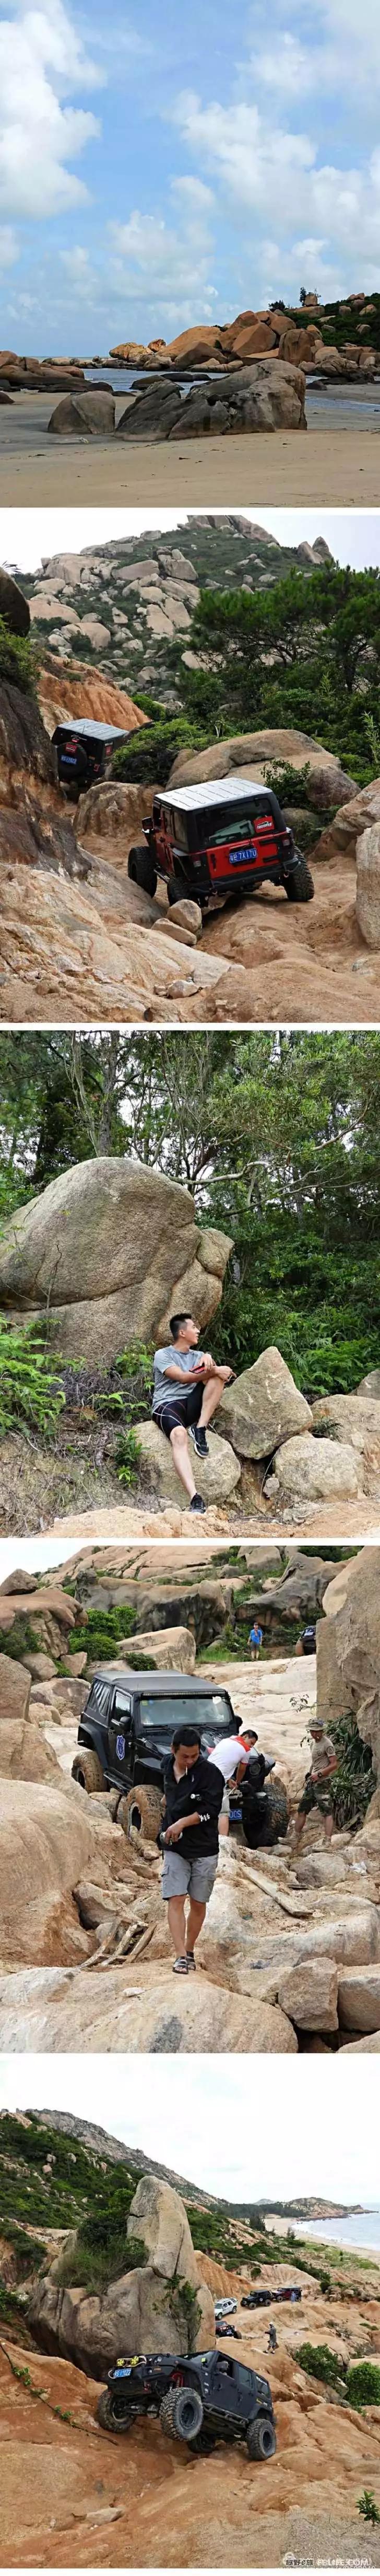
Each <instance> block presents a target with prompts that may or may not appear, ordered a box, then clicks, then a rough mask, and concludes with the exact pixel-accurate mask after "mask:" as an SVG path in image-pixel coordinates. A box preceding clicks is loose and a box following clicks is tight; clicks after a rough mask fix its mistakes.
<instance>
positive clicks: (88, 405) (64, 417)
mask: <svg viewBox="0 0 380 2576" xmlns="http://www.w3.org/2000/svg"><path fill="white" fill-rule="evenodd" d="M114 428H115V403H114V397H113V394H112V393H109V392H106V390H105V387H104V388H103V386H102V388H101V391H100V393H98V392H97V390H96V388H95V386H91V387H89V388H88V390H87V389H86V391H85V390H83V393H72V394H71V393H68V394H64V395H63V398H62V402H59V403H57V408H56V411H52V414H51V419H50V420H49V421H48V429H49V430H51V431H52V432H53V433H54V435H55V437H56V438H111V437H112V435H113V431H114Z"/></svg>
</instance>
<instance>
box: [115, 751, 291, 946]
mask: <svg viewBox="0 0 380 2576" xmlns="http://www.w3.org/2000/svg"><path fill="white" fill-rule="evenodd" d="M142 828H143V832H144V836H145V839H144V842H142V843H141V845H140V846H139V847H138V848H136V849H133V850H130V852H129V859H128V876H129V877H132V879H133V883H134V884H135V885H140V886H144V888H145V892H146V894H150V895H154V894H155V893H156V886H157V878H158V877H163V878H164V879H165V884H166V886H167V894H168V902H169V903H170V904H173V903H180V902H181V900H182V899H183V896H184V895H190V896H192V898H193V901H194V900H195V901H196V902H197V903H199V904H200V907H201V911H202V912H206V911H207V909H208V906H209V904H213V905H214V906H215V903H217V902H218V900H219V901H220V900H221V899H223V898H224V899H225V897H226V895H236V894H239V895H247V894H255V893H258V892H259V890H260V886H262V885H263V884H264V880H265V878H266V877H269V878H270V879H271V882H272V884H273V885H283V886H284V887H285V893H286V894H287V896H288V900H289V903H310V902H311V897H312V895H313V894H314V885H313V878H312V876H311V874H310V868H308V867H307V864H306V859H304V858H303V856H302V852H301V851H300V850H297V849H296V848H295V843H294V840H293V833H292V832H291V831H289V828H288V826H287V824H286V823H285V822H284V816H283V814H282V813H281V806H280V805H279V804H278V799H277V796H274V795H273V794H272V790H271V789H269V788H267V787H263V786H262V785H261V784H260V783H259V782H258V780H257V779H254V778H247V777H246V775H245V772H244V774H243V775H242V776H241V777H240V776H239V775H238V774H237V773H235V776H234V777H233V778H213V779H210V780H207V781H205V780H204V779H203V780H202V783H201V785H200V786H199V787H177V788H176V787H174V786H173V787H172V788H171V789H169V788H166V789H165V792H163V791H162V792H161V789H160V790H159V792H158V794H157V795H156V796H154V798H153V812H152V815H151V816H149V818H148V820H147V821H146V822H143V826H142Z"/></svg>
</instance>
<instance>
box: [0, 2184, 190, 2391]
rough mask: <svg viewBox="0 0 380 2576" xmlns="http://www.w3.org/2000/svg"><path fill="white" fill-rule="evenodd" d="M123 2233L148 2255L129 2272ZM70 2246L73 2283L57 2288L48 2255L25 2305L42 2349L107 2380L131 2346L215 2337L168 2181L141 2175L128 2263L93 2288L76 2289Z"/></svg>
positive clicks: (180, 2208)
mask: <svg viewBox="0 0 380 2576" xmlns="http://www.w3.org/2000/svg"><path fill="white" fill-rule="evenodd" d="M128 2238H132V2239H136V2238H137V2239H138V2240H139V2241H140V2243H141V2244H142V2245H143V2246H144V2247H145V2251H146V2260H145V2261H144V2258H143V2257H142V2258H141V2261H140V2262H139V2263H138V2265H134V2267H133V2269H131V2270H128ZM77 2242H78V2247H79V2242H80V2240H77ZM69 2246H70V2258H69V2259H70V2268H71V2267H72V2277H73V2286H72V2287H71V2286H67V2287H66V2286H63V2287H61V2285H60V2269H61V2266H60V2262H59V2260H58V2262H57V2261H54V2260H53V2263H52V2265H51V2266H50V2270H49V2272H48V2273H47V2274H46V2273H44V2274H42V2276H40V2277H39V2279H38V2280H37V2282H36V2285H35V2288H34V2291H33V2292H32V2297H31V2300H30V2303H29V2311H28V2315H29V2322H30V2325H31V2328H32V2331H33V2335H34V2336H35V2339H36V2341H37V2343H38V2344H39V2345H40V2347H41V2349H42V2351H43V2352H59V2353H61V2354H62V2356H63V2358H64V2360H67V2361H70V2360H72V2361H76V2362H77V2364H78V2367H79V2369H80V2370H90V2371H91V2373H92V2376H93V2378H94V2379H103V2380H104V2379H105V2378H106V2376H107V2371H108V2370H109V2369H110V2367H111V2365H112V2363H113V2362H115V2361H116V2359H117V2354H118V2353H119V2352H122V2353H123V2354H125V2356H126V2358H127V2357H128V2354H133V2353H136V2352H157V2351H159V2352H170V2353H172V2352H173V2353H187V2352H188V2351H190V2352H191V2351H195V2352H197V2351H198V2350H199V2349H201V2350H202V2348H203V2349H204V2345H205V2343H206V2344H207V2346H208V2347H210V2346H211V2345H212V2344H214V2343H215V2321H214V2301H213V2298H212V2294H211V2290H209V2289H208V2288H207V2287H206V2286H205V2284H204V2283H203V2282H202V2281H201V2279H200V2276H199V2269H198V2264H197V2261H196V2256H195V2253H194V2247H193V2243H192V2237H191V2235H190V2228H189V2222H188V2218H187V2216H186V2210H185V2208H184V2204H183V2200H181V2199H180V2197H179V2193H178V2192H176V2191H173V2190H172V2188H171V2185H170V2183H165V2182H159V2181H158V2180H156V2177H155V2176H154V2175H153V2174H149V2173H148V2174H144V2175H143V2176H142V2179H141V2182H139V2183H138V2186H137V2191H136V2192H135V2194H134V2199H133V2201H132V2203H131V2210H130V2217H129V2220H128V2221H127V2224H126V2231H125V2269H124V2271H123V2272H122V2273H121V2275H120V2277H119V2278H118V2279H117V2280H110V2281H109V2283H108V2284H107V2287H106V2288H105V2289H103V2290H102V2291H101V2292H99V2293H98V2294H97V2293H96V2292H92V2293H91V2294H89V2293H88V2290H87V2289H82V2288H80V2287H76V2285H75V2254H76V2240H75V2237H74V2239H73V2238H70V2239H69ZM183 2293H184V2295H182V2294H183ZM189 2293H190V2294H191V2295H190V2296H189Z"/></svg>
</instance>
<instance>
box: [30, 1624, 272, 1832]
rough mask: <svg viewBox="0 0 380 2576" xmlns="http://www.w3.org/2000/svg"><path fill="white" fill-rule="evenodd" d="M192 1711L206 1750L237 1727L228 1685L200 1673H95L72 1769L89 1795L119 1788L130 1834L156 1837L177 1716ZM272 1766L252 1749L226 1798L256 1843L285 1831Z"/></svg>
mask: <svg viewBox="0 0 380 2576" xmlns="http://www.w3.org/2000/svg"><path fill="white" fill-rule="evenodd" d="M136 1645H137V1648H138V1638H137V1639H136ZM193 1718H194V1719H195V1721H196V1724H197V1725H198V1726H199V1727H200V1728H201V1732H202V1749H203V1750H204V1751H205V1752H206V1753H209V1752H211V1751H212V1747H213V1745H214V1744H217V1741H218V1737H219V1738H222V1737H223V1736H225V1735H236V1734H237V1732H238V1724H239V1721H238V1719H237V1718H236V1717H235V1713H234V1709H233V1706H232V1700H231V1699H230V1696H229V1692H228V1691H227V1690H220V1691H218V1690H216V1689H215V1684H214V1683H212V1682H206V1681H204V1679H203V1675H202V1679H200V1678H199V1679H198V1677H197V1676H196V1675H195V1674H194V1675H191V1677H190V1679H188V1678H187V1675H185V1674H184V1673H162V1672H161V1673H153V1672H152V1673H147V1672H128V1668H127V1667H126V1670H125V1673H123V1672H122V1671H121V1670H120V1665H119V1666H116V1668H115V1667H114V1666H112V1665H110V1666H109V1668H108V1669H105V1668H104V1667H103V1669H102V1670H101V1671H100V1672H98V1673H94V1676H93V1680H92V1682H91V1686H90V1690H89V1696H88V1699H87V1700H86V1703H85V1707H84V1709H82V1715H81V1718H80V1721H79V1727H78V1749H77V1752H76V1754H75V1758H74V1762H73V1765H72V1776H73V1780H77V1781H78V1782H79V1787H80V1788H81V1789H87V1790H88V1791H89V1793H90V1794H91V1795H93V1794H94V1792H95V1790H97V1789H99V1790H100V1789H111V1788H112V1789H114V1788H117V1789H119V1790H120V1805H119V1808H118V1821H119V1824H121V1825H122V1826H123V1829H124V1832H125V1833H127V1834H128V1835H129V1837H130V1839H132V1840H133V1838H134V1836H135V1834H136V1833H137V1834H139V1833H140V1834H142V1835H143V1837H144V1838H145V1840H146V1841H151V1842H155V1841H156V1840H157V1835H158V1833H159V1830H160V1825H161V1800H162V1791H163V1785H164V1769H165V1763H166V1762H167V1760H168V1756H169V1753H170V1746H171V1741H172V1735H173V1728H174V1727H175V1726H178V1725H179V1722H180V1721H181V1723H182V1721H183V1724H184V1725H186V1726H188V1725H189V1724H190V1725H191V1722H192V1719H193ZM255 1766H256V1767H255ZM272 1769H273V1761H272V1757H271V1756H269V1757H268V1759H267V1757H266V1755H265V1754H263V1753H262V1754H260V1755H259V1756H258V1757H256V1756H254V1757H253V1762H252V1761H250V1762H249V1763H248V1764H247V1771H246V1775H245V1780H244V1783H243V1789H242V1791H240V1790H238V1791H237V1793H236V1797H235V1795H233V1796H232V1797H231V1798H230V1823H231V1829H232V1832H234V1831H237V1832H238V1831H239V1826H240V1828H242V1833H243V1837H244V1840H245V1841H246V1842H247V1843H248V1844H249V1845H250V1847H251V1848H253V1849H254V1848H256V1845H257V1844H260V1843H261V1842H262V1843H263V1844H265V1845H267V1844H270V1843H275V1842H277V1840H278V1836H279V1835H280V1834H285V1833H286V1827H287V1822H288V1813H289V1809H288V1801H287V1797H286V1791H285V1789H284V1788H283V1787H282V1783H281V1781H279V1782H278V1783H277V1782H276V1783H275V1784H272V1781H271V1778H270V1776H269V1775H270V1773H271V1770H272ZM267 1775H268V1776H267ZM259 1783H260V1785H258V1784H259Z"/></svg>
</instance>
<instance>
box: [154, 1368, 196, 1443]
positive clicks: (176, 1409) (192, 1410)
mask: <svg viewBox="0 0 380 2576" xmlns="http://www.w3.org/2000/svg"><path fill="white" fill-rule="evenodd" d="M202 1403H203V1382H202V1385H201V1384H199V1386H189V1387H188V1389H187V1395H173V1398H171V1399H170V1404H163V1405H162V1407H161V1412H160V1413H154V1414H153V1421H154V1422H158V1425H159V1430H160V1431H164V1432H165V1437H166V1440H170V1433H171V1431H176V1429H177V1423H181V1422H183V1423H184V1428H185V1431H187V1430H188V1425H189V1422H199V1415H200V1413H201V1412H202Z"/></svg>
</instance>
